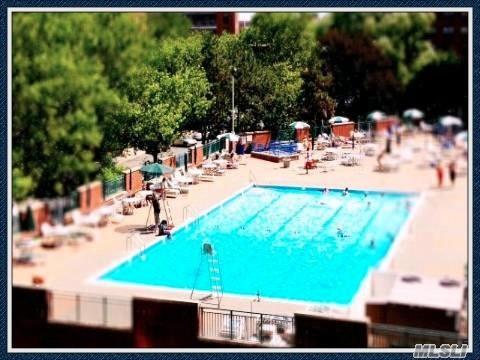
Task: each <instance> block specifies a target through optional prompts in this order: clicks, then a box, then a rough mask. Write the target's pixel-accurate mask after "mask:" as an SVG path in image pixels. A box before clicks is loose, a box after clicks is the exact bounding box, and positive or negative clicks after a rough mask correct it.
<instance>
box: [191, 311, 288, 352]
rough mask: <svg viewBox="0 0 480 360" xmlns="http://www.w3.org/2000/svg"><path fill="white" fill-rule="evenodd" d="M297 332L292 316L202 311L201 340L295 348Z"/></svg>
mask: <svg viewBox="0 0 480 360" xmlns="http://www.w3.org/2000/svg"><path fill="white" fill-rule="evenodd" d="M294 333H295V327H294V319H293V317H290V316H279V315H271V314H261V313H253V312H244V311H235V310H222V309H216V308H205V307H201V308H200V334H199V335H200V337H204V338H209V339H222V340H231V341H239V342H249V343H257V344H262V345H266V346H273V347H292V346H293V345H294V344H293V343H294Z"/></svg>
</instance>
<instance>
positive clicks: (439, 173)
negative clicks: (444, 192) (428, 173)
mask: <svg viewBox="0 0 480 360" xmlns="http://www.w3.org/2000/svg"><path fill="white" fill-rule="evenodd" d="M435 170H436V172H437V183H438V187H439V188H441V187H442V185H443V168H442V164H441V163H440V162H438V163H437V166H436V167H435Z"/></svg>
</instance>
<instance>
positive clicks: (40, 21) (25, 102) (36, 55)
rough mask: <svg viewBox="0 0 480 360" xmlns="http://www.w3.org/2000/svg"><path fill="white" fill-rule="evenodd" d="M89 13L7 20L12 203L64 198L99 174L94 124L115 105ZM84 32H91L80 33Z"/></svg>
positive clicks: (99, 136)
mask: <svg viewBox="0 0 480 360" xmlns="http://www.w3.org/2000/svg"><path fill="white" fill-rule="evenodd" d="M96 25H97V23H96V19H95V18H94V17H92V16H90V14H47V13H44V14H43V13H31V14H26V13H18V14H14V16H13V44H12V45H13V87H12V90H13V97H12V98H13V112H12V113H13V124H12V141H13V154H12V159H13V172H14V174H15V175H17V176H16V177H15V178H14V179H13V182H14V187H13V188H14V189H15V190H16V191H17V192H16V193H14V197H15V198H16V199H21V198H23V197H26V196H29V195H36V196H41V197H44V196H53V195H63V194H66V193H68V192H69V191H71V190H72V189H74V188H76V187H77V186H78V185H80V184H82V183H84V182H85V181H88V180H89V179H91V178H92V177H94V176H95V174H96V172H97V171H98V167H99V166H98V162H97V159H95V152H96V150H97V149H98V148H99V146H100V144H101V141H102V131H101V127H100V126H99V121H100V120H99V119H100V118H102V117H105V116H108V115H109V113H110V112H111V111H112V110H113V109H115V106H116V105H117V104H118V101H119V99H118V96H117V94H116V93H115V92H114V91H112V90H111V89H110V88H109V84H108V80H107V79H106V78H105V77H104V76H103V66H102V63H101V61H100V60H99V59H98V58H97V57H91V56H89V55H88V53H87V49H88V48H90V47H92V46H94V45H95V44H96V43H97V35H96V33H97V31H96V30H95V29H96ZM86 29H93V31H87V30H86Z"/></svg>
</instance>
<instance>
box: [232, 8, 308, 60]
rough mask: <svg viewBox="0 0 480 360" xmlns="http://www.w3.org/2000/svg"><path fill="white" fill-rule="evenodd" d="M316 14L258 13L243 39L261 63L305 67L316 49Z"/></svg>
mask: <svg viewBox="0 0 480 360" xmlns="http://www.w3.org/2000/svg"><path fill="white" fill-rule="evenodd" d="M314 20H315V15H314V14H308V13H258V14H256V15H255V16H254V17H253V19H252V21H251V24H250V26H249V28H248V29H247V30H245V31H243V32H242V33H241V35H240V37H241V40H242V42H243V43H245V44H247V45H249V46H250V47H252V49H254V50H255V54H256V59H257V60H258V61H261V62H262V63H264V64H266V65H268V64H274V63H280V62H285V63H288V64H290V65H291V66H292V67H294V68H298V67H302V66H304V65H305V64H306V61H307V60H308V56H309V54H310V51H311V49H312V47H313V46H314V45H315V27H314Z"/></svg>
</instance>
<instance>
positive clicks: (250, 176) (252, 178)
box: [248, 170, 257, 184]
mask: <svg viewBox="0 0 480 360" xmlns="http://www.w3.org/2000/svg"><path fill="white" fill-rule="evenodd" d="M248 179H249V181H250V183H253V184H256V183H257V178H256V177H255V174H254V173H253V171H252V170H248Z"/></svg>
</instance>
